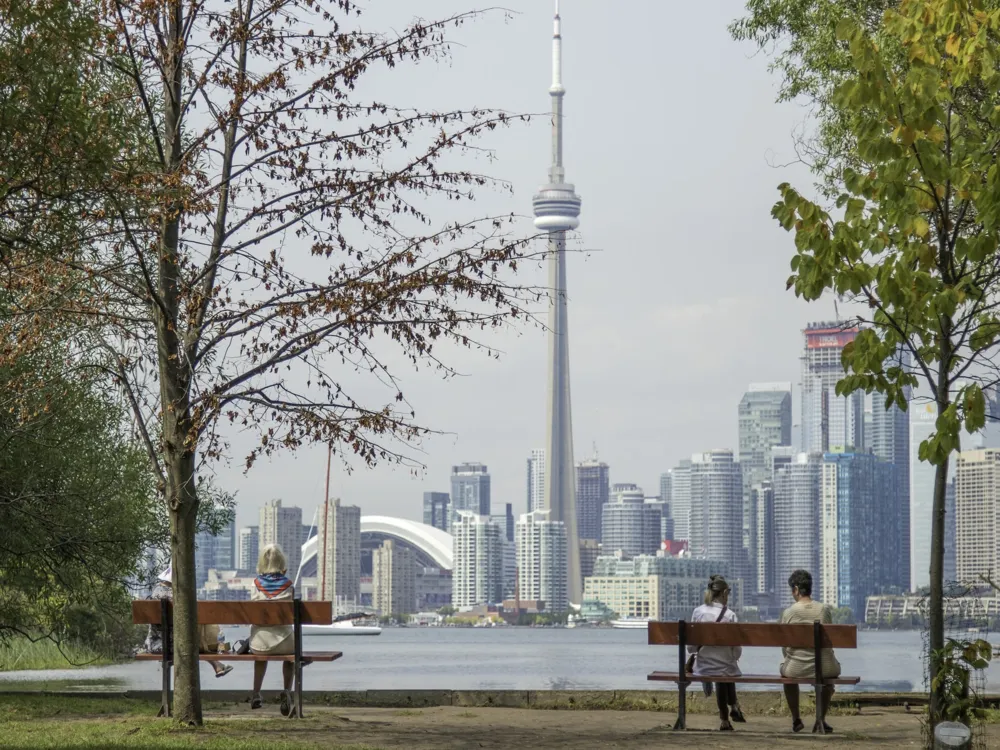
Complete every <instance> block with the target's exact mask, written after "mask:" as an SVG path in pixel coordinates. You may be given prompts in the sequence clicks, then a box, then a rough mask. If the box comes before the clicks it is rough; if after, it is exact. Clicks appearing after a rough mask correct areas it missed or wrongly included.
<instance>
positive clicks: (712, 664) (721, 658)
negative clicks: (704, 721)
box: [688, 576, 746, 732]
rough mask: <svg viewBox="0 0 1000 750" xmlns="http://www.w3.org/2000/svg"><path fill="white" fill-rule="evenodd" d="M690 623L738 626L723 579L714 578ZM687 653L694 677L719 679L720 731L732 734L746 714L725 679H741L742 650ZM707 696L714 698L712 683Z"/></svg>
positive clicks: (733, 686)
mask: <svg viewBox="0 0 1000 750" xmlns="http://www.w3.org/2000/svg"><path fill="white" fill-rule="evenodd" d="M691 622H736V613H735V612H733V611H732V610H731V609H729V584H728V583H726V579H725V578H723V577H722V576H712V577H711V579H710V580H709V582H708V586H707V588H706V590H705V603H704V604H703V605H702V606H700V607H698V608H697V609H695V611H694V614H692V615H691ZM688 651H689V652H690V653H692V654H693V655H694V656H693V658H694V664H693V665H692V667H693V668H692V670H691V671H692V673H693V674H694V675H697V676H698V677H716V676H717V677H719V678H721V679H719V680H716V681H715V682H716V685H715V687H716V701H717V702H718V705H719V718H720V719H721V721H722V724H721V726H720V727H719V731H722V732H731V731H733V725H732V724H731V723H730V719H732V720H733V721H736V722H741V723H742V722H745V721H746V719H745V718H744V717H743V712H742V711H741V710H740V706H739V703H738V701H737V700H736V684H735V683H732V682H726V681H725V679H724V678H726V677H739V676H740V675H741V674H742V672H740V665H739V661H740V656H742V655H743V649H742V648H740V647H739V646H688ZM704 685H705V695H711V694H712V683H710V682H706V683H704Z"/></svg>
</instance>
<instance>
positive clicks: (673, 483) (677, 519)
mask: <svg viewBox="0 0 1000 750" xmlns="http://www.w3.org/2000/svg"><path fill="white" fill-rule="evenodd" d="M670 511H671V513H672V515H673V519H674V539H676V540H678V541H682V542H689V541H690V540H691V461H690V460H689V459H684V460H683V461H681V462H680V463H678V464H677V466H675V467H674V468H673V469H672V470H671V472H670Z"/></svg>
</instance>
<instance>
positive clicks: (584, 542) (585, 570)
mask: <svg viewBox="0 0 1000 750" xmlns="http://www.w3.org/2000/svg"><path fill="white" fill-rule="evenodd" d="M600 554H601V543H600V542H599V541H597V540H596V539H581V540H580V575H582V576H583V577H584V578H586V577H587V576H589V575H593V573H594V563H595V562H596V560H597V558H598V556H599V555H600Z"/></svg>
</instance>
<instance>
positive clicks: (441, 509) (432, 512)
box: [424, 492, 451, 531]
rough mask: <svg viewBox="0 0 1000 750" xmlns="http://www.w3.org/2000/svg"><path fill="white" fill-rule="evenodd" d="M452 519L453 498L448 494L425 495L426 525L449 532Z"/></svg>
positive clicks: (431, 493)
mask: <svg viewBox="0 0 1000 750" xmlns="http://www.w3.org/2000/svg"><path fill="white" fill-rule="evenodd" d="M450 518H451V496H450V495H449V494H448V493H447V492H425V493H424V523H425V524H427V525H428V526H433V527H434V528H435V529H441V531H448V525H449V521H450Z"/></svg>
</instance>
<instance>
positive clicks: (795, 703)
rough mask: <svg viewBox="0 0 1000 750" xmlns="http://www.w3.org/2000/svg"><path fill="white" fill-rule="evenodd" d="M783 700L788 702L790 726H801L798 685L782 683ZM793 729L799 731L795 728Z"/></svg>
mask: <svg viewBox="0 0 1000 750" xmlns="http://www.w3.org/2000/svg"><path fill="white" fill-rule="evenodd" d="M783 687H784V688H785V701H786V702H787V703H788V710H789V711H790V712H791V714H792V727H793V728H794V727H801V725H802V716H801V715H800V714H799V686H798V685H784V686H783ZM795 731H801V730H800V729H796V730H795Z"/></svg>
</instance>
